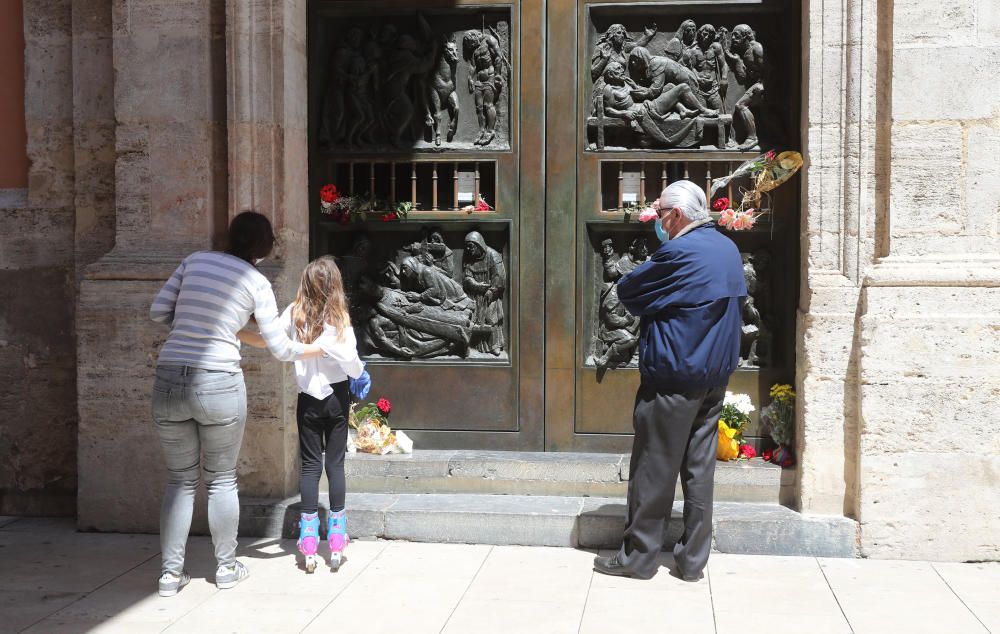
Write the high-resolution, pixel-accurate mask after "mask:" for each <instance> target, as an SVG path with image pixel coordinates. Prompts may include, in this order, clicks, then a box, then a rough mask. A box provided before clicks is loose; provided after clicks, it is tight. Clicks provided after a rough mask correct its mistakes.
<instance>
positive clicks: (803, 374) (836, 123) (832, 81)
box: [794, 0, 881, 517]
mask: <svg viewBox="0 0 1000 634" xmlns="http://www.w3.org/2000/svg"><path fill="white" fill-rule="evenodd" d="M876 8H877V7H876V3H874V2H868V3H865V2H861V1H858V0H848V2H846V3H845V2H840V1H839V0H838V1H834V0H818V1H816V2H810V3H809V8H808V12H807V14H806V15H807V20H808V23H807V29H806V37H805V41H804V42H803V51H804V52H805V53H806V56H805V60H804V63H805V65H806V68H805V72H804V75H805V76H806V77H807V78H808V80H807V81H808V92H807V96H806V110H805V112H806V117H805V118H804V120H805V122H806V123H805V126H806V128H805V130H804V133H803V137H804V146H805V150H806V160H807V169H806V170H805V171H804V175H803V178H804V183H805V187H804V188H803V201H802V204H803V225H804V226H803V234H804V235H803V238H804V239H803V258H802V260H803V262H804V263H805V270H804V274H803V276H802V288H801V292H800V303H799V310H798V325H797V331H798V346H797V362H796V365H797V378H796V383H797V385H796V387H797V392H798V395H799V398H798V401H797V410H798V411H797V419H798V428H797V430H796V431H797V433H796V445H797V446H796V449H797V454H798V456H799V464H798V466H797V489H798V491H797V495H796V496H794V497H795V498H796V500H795V502H797V504H798V506H799V508H800V510H801V511H803V512H804V513H815V514H827V515H847V516H848V517H856V515H857V511H856V498H857V477H856V472H857V429H858V427H857V425H858V421H859V414H858V406H857V403H858V400H857V397H858V392H857V390H858V379H857V374H858V368H857V363H858V345H857V344H858V341H857V338H856V327H855V326H856V323H857V319H858V314H859V311H860V310H861V303H860V302H861V290H862V289H861V285H862V281H863V279H864V275H865V272H866V271H867V269H868V267H870V266H871V263H872V261H873V259H874V255H875V254H874V251H875V244H876V232H875V217H876V213H875V210H876V192H877V187H878V183H877V181H876V179H875V178H873V175H875V173H876V153H875V148H876V137H877V133H878V117H879V114H880V113H879V111H878V108H877V105H878V102H877V98H876V97H877V96H876V90H875V88H876V85H877V81H878V79H879V78H880V75H879V71H880V70H881V67H880V66H878V64H877V61H878V56H877V51H876V42H877V38H876V34H877V28H878V20H877V14H876Z"/></svg>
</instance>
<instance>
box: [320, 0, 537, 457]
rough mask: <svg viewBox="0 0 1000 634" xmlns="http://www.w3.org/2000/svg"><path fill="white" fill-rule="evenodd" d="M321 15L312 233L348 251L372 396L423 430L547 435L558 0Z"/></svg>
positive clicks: (330, 7) (465, 0)
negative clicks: (550, 34)
mask: <svg viewBox="0 0 1000 634" xmlns="http://www.w3.org/2000/svg"><path fill="white" fill-rule="evenodd" d="M309 18H310V20H309V44H308V50H309V134H308V136H309V157H310V175H311V177H310V183H309V188H310V193H311V196H310V201H311V202H310V204H311V210H310V218H311V222H310V244H311V251H312V254H313V256H314V257H316V256H319V255H323V254H333V255H335V256H336V257H337V258H338V261H339V262H340V265H341V269H342V271H343V273H344V277H345V282H346V283H347V285H348V288H349V295H350V299H351V312H352V321H353V322H354V326H355V331H356V332H357V333H358V335H359V340H360V342H361V346H362V348H363V354H364V356H365V358H366V360H367V362H368V363H369V366H370V369H371V374H372V376H373V379H374V381H373V383H374V385H373V388H372V394H371V396H370V398H378V397H379V396H385V397H387V398H389V399H390V400H391V401H392V404H393V412H392V416H391V419H390V421H391V423H392V425H393V427H398V428H401V429H405V430H407V432H408V433H410V435H411V436H412V437H413V438H414V440H415V442H416V445H417V446H418V447H420V448H482V449H525V450H541V449H543V447H544V444H543V433H544V427H543V409H544V407H543V402H544V401H543V387H544V386H543V382H544V365H543V364H544V330H543V328H544V311H543V308H542V307H543V305H544V256H545V254H544V249H543V245H542V237H543V236H544V231H545V215H544V208H545V198H544V156H545V154H544V145H543V144H544V134H543V133H544V120H543V117H544V114H543V113H544V109H543V108H542V104H544V101H545V95H544V92H543V90H544V75H543V73H544V67H543V65H542V64H540V63H538V60H542V59H544V39H543V38H544V34H543V32H542V28H543V25H544V23H545V15H544V4H543V3H542V2H537V1H534V0H526V1H524V2H513V3H499V4H498V3H496V2H487V1H481V0H458V1H440V0H423V1H420V2H412V1H406V0H366V1H364V2H357V1H347V2H342V1H338V0H325V1H324V0H313V1H311V2H310V3H309ZM326 185H334V186H335V187H336V188H337V196H339V197H338V198H337V199H336V200H332V201H331V200H327V201H325V202H324V200H323V199H322V196H323V194H322V188H323V187H324V186H326ZM328 198H333V195H332V194H331V195H328ZM410 204H413V205H414V206H413V208H409V205H410ZM477 205H479V206H481V207H488V208H487V209H484V210H478V209H472V210H469V209H468V208H470V207H472V208H475V207H476V206H477ZM393 212H398V213H404V212H408V213H406V217H405V219H404V220H402V221H400V220H397V219H395V218H393V217H392V216H391V214H392V213H393Z"/></svg>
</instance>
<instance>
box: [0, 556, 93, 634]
mask: <svg viewBox="0 0 1000 634" xmlns="http://www.w3.org/2000/svg"><path fill="white" fill-rule="evenodd" d="M4 572H5V573H6V571H4ZM83 596H84V595H83V594H80V593H76V592H34V591H17V590H0V632H20V631H21V630H23V629H25V628H27V627H30V626H31V625H33V624H34V623H37V622H38V621H41V620H42V619H44V618H45V617H47V616H49V615H51V614H54V613H56V612H58V611H59V610H60V609H62V608H64V607H66V606H67V605H69V604H71V603H73V602H74V601H76V600H78V599H79V598H80V597H83Z"/></svg>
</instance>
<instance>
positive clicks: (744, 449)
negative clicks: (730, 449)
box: [740, 443, 757, 459]
mask: <svg viewBox="0 0 1000 634" xmlns="http://www.w3.org/2000/svg"><path fill="white" fill-rule="evenodd" d="M756 456H757V450H756V449H754V448H753V445H749V444H746V443H744V444H742V445H740V457H741V458H748V459H749V458H754V457H756Z"/></svg>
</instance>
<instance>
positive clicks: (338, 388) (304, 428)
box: [295, 381, 351, 513]
mask: <svg viewBox="0 0 1000 634" xmlns="http://www.w3.org/2000/svg"><path fill="white" fill-rule="evenodd" d="M330 387H332V388H333V394H331V395H330V396H328V397H326V398H325V399H323V400H322V401H321V400H319V399H316V398H313V397H312V396H309V395H308V394H305V393H299V403H298V407H297V408H296V411H295V419H296V421H297V422H298V425H299V457H300V458H301V459H302V470H301V472H300V476H299V491H300V493H301V494H302V512H303V513H316V512H317V511H318V510H319V479H320V476H321V475H322V474H323V450H324V449H325V450H326V477H327V479H328V480H329V481H330V510H331V511H333V512H337V511H342V510H344V497H345V495H346V494H347V483H346V481H345V480H344V452H345V451H346V449H347V414H348V411H349V408H350V404H351V395H350V392H349V391H348V389H347V381H341V382H340V383H334V384H332V385H331V386H330Z"/></svg>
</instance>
